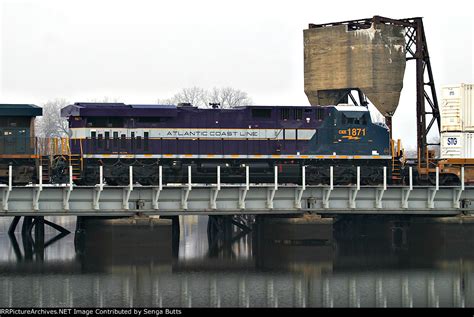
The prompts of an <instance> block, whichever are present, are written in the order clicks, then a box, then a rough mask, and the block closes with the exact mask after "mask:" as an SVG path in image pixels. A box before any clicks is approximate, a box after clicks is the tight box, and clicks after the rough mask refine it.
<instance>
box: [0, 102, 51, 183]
mask: <svg viewBox="0 0 474 317" xmlns="http://www.w3.org/2000/svg"><path fill="white" fill-rule="evenodd" d="M42 113H43V109H41V108H40V107H38V106H35V105H28V104H0V182H2V183H8V172H9V166H12V172H13V173H12V182H13V183H14V184H18V185H19V184H27V183H30V182H34V181H36V180H37V173H36V171H37V167H38V164H39V162H40V155H39V147H40V144H38V142H37V138H36V137H35V118H36V117H37V116H41V115H42Z"/></svg>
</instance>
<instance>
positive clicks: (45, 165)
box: [40, 155, 51, 183]
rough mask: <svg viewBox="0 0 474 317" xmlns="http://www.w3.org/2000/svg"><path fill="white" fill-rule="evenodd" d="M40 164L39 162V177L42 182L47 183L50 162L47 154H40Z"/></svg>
mask: <svg viewBox="0 0 474 317" xmlns="http://www.w3.org/2000/svg"><path fill="white" fill-rule="evenodd" d="M40 164H41V167H42V169H41V179H42V180H43V183H49V178H50V176H51V175H50V168H51V163H50V160H49V156H47V155H43V156H41V159H40Z"/></svg>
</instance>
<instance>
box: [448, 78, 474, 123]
mask: <svg viewBox="0 0 474 317" xmlns="http://www.w3.org/2000/svg"><path fill="white" fill-rule="evenodd" d="M473 88H474V85H473V84H459V85H450V86H444V87H443V88H442V91H441V100H442V101H441V105H440V113H441V131H442V132H474V108H473V107H474V89H473Z"/></svg>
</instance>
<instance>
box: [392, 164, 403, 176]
mask: <svg viewBox="0 0 474 317" xmlns="http://www.w3.org/2000/svg"><path fill="white" fill-rule="evenodd" d="M392 180H394V181H401V180H402V163H401V162H400V161H399V160H397V159H395V160H393V162H392Z"/></svg>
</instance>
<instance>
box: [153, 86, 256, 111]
mask: <svg viewBox="0 0 474 317" xmlns="http://www.w3.org/2000/svg"><path fill="white" fill-rule="evenodd" d="M157 102H158V103H159V104H178V103H190V104H192V105H193V106H197V107H202V108H207V107H209V104H210V103H219V104H220V106H221V107H222V108H232V107H237V106H243V105H250V104H252V100H251V99H250V97H249V96H248V94H247V93H246V92H244V91H242V90H239V89H234V88H231V87H224V88H213V89H212V90H211V91H207V90H205V89H202V88H199V87H191V88H184V89H182V90H181V91H179V92H178V93H176V94H175V95H174V96H173V97H172V98H165V99H158V100H157Z"/></svg>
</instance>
